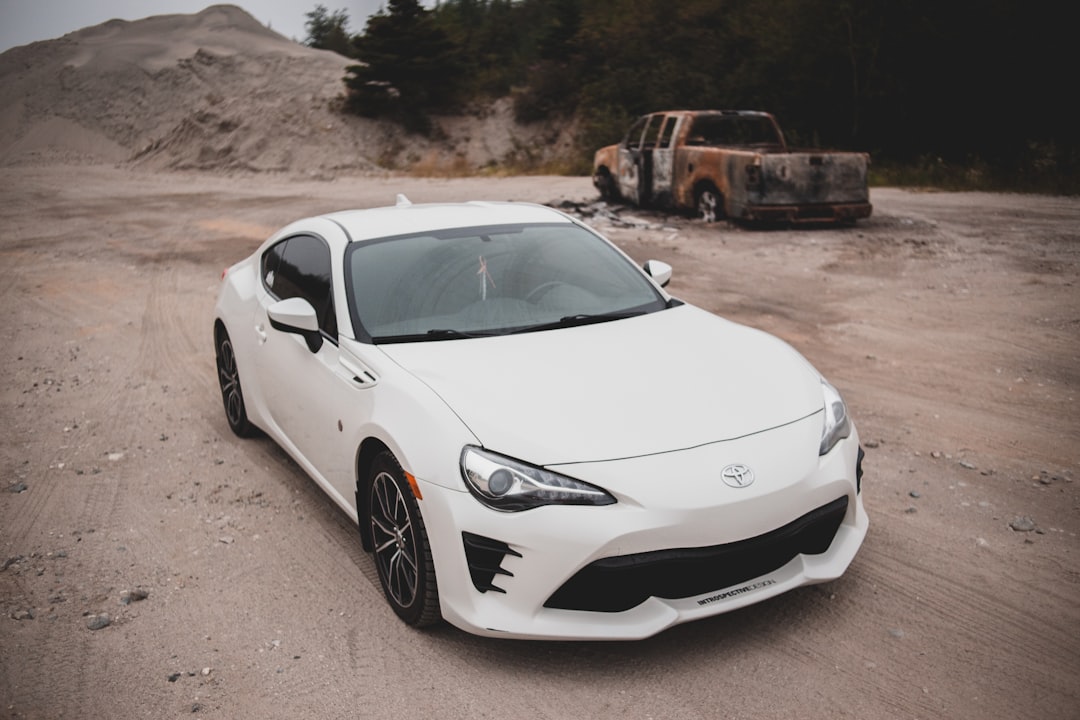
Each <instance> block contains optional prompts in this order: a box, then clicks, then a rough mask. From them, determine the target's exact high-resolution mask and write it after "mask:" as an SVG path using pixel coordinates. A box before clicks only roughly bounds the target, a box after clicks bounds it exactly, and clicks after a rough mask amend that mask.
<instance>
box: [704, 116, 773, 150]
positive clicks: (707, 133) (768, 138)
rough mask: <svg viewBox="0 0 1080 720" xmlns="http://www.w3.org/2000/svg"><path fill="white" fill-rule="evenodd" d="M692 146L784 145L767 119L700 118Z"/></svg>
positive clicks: (745, 117)
mask: <svg viewBox="0 0 1080 720" xmlns="http://www.w3.org/2000/svg"><path fill="white" fill-rule="evenodd" d="M687 144H689V145H707V146H714V147H732V146H736V147H738V146H742V147H749V146H757V145H780V137H779V136H778V135H777V132H776V126H775V125H774V124H773V122H772V120H770V119H769V118H767V117H765V116H763V115H698V116H697V117H695V118H694V124H693V127H691V128H690V135H689V136H688V138H687Z"/></svg>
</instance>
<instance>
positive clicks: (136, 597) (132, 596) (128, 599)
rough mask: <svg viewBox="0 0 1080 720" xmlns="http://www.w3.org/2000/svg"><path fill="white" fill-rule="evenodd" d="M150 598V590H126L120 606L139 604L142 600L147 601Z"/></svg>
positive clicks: (122, 594)
mask: <svg viewBox="0 0 1080 720" xmlns="http://www.w3.org/2000/svg"><path fill="white" fill-rule="evenodd" d="M148 597H150V591H149V590H143V589H141V588H136V589H135V590H125V591H124V592H122V593H120V604H121V605H130V604H131V603H133V602H139V601H140V600H145V599H146V598H148Z"/></svg>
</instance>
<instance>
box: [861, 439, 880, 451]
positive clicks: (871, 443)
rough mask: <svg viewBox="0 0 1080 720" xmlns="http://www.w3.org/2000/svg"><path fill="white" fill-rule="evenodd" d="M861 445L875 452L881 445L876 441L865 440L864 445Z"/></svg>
mask: <svg viewBox="0 0 1080 720" xmlns="http://www.w3.org/2000/svg"><path fill="white" fill-rule="evenodd" d="M863 445H864V446H865V447H868V448H870V449H871V450H876V449H877V448H879V447H881V444H880V443H879V442H878V441H877V440H867V441H866V442H865V443H863Z"/></svg>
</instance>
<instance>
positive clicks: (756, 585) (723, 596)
mask: <svg viewBox="0 0 1080 720" xmlns="http://www.w3.org/2000/svg"><path fill="white" fill-rule="evenodd" d="M775 584H776V581H775V580H762V581H761V582H756V583H753V584H751V585H743V586H742V587H737V588H735V589H734V590H728V591H727V592H722V593H719V594H717V595H710V596H709V597H707V598H702V599H701V600H698V601H697V604H698V605H708V604H709V603H714V602H717V601H718V600H726V599H728V598H730V597H735V596H736V595H742V594H743V593H748V592H752V591H754V590H760V589H761V588H763V587H768V586H770V585H775Z"/></svg>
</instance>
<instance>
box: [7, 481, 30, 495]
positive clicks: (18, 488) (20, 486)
mask: <svg viewBox="0 0 1080 720" xmlns="http://www.w3.org/2000/svg"><path fill="white" fill-rule="evenodd" d="M8 492H9V493H16V494H18V493H24V492H26V483H24V482H17V483H15V484H14V485H8Z"/></svg>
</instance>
